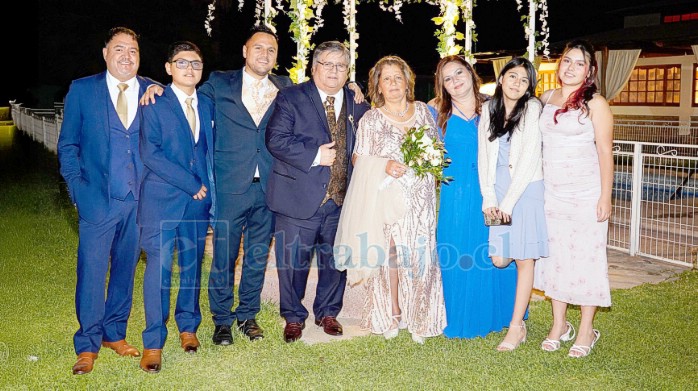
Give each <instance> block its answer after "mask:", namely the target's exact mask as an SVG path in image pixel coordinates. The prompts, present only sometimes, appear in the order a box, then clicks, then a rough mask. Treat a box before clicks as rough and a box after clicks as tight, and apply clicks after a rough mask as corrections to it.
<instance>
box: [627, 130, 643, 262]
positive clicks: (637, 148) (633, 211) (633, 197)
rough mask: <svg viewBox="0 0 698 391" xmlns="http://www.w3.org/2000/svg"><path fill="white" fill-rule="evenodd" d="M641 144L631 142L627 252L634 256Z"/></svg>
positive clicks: (637, 238) (637, 242)
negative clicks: (630, 190) (628, 240)
mask: <svg viewBox="0 0 698 391" xmlns="http://www.w3.org/2000/svg"><path fill="white" fill-rule="evenodd" d="M643 170H644V167H643V164H642V144H641V143H638V142H635V143H633V176H632V189H633V191H632V192H631V193H630V205H631V208H630V246H629V249H628V253H629V255H630V256H635V254H637V252H638V250H639V248H638V247H639V243H640V222H641V219H642V210H641V209H640V207H641V204H642V191H643V190H642V175H643Z"/></svg>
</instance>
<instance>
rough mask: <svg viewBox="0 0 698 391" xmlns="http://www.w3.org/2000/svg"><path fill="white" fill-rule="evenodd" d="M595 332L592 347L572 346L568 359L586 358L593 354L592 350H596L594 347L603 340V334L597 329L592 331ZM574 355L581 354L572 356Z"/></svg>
mask: <svg viewBox="0 0 698 391" xmlns="http://www.w3.org/2000/svg"><path fill="white" fill-rule="evenodd" d="M592 331H593V332H594V340H593V341H591V345H589V346H583V345H572V347H571V348H570V352H569V353H568V354H567V356H568V357H572V358H582V357H586V356H588V355H589V353H591V349H593V348H594V345H596V342H597V341H598V340H599V338H601V332H600V331H599V330H597V329H593V330H592ZM572 353H579V354H572Z"/></svg>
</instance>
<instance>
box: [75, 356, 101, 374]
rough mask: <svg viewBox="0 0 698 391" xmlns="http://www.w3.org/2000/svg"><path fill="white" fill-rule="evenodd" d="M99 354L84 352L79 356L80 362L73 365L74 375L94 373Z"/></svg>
mask: <svg viewBox="0 0 698 391" xmlns="http://www.w3.org/2000/svg"><path fill="white" fill-rule="evenodd" d="M96 359H97V353H92V352H82V353H80V354H78V361H77V362H76V363H75V365H73V375H84V374H86V373H90V372H92V368H93V367H94V365H95V360H96Z"/></svg>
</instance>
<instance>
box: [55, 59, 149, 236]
mask: <svg viewBox="0 0 698 391" xmlns="http://www.w3.org/2000/svg"><path fill="white" fill-rule="evenodd" d="M106 77H107V72H106V71H104V72H102V73H98V74H96V75H92V76H88V77H84V78H82V79H77V80H74V81H73V82H72V84H71V85H70V89H69V90H68V95H66V97H65V106H64V108H63V124H62V125H61V131H60V135H59V136H58V160H59V162H60V166H61V167H60V172H61V175H62V176H63V178H64V179H65V181H66V184H67V185H68V192H69V193H70V199H71V200H72V202H73V203H74V204H75V205H76V206H77V208H78V214H79V215H80V217H81V218H82V219H84V220H86V221H88V222H90V223H98V222H100V221H102V220H103V219H104V218H105V217H106V216H107V213H108V211H109V202H110V199H111V197H110V196H109V194H110V192H109V176H110V172H109V160H110V158H111V149H110V144H109V129H110V126H109V114H108V113H109V105H112V106H113V103H112V101H111V98H110V97H109V89H108V87H107V79H106ZM136 78H137V80H138V86H139V90H138V97H139V98H140V97H141V96H142V95H143V93H144V92H145V90H146V88H147V87H148V86H149V85H150V84H153V83H155V82H154V81H152V80H150V79H146V78H143V77H140V76H136ZM139 113H140V107H139ZM136 115H139V114H138V113H137V114H136ZM134 152H135V154H134V157H135V159H134V160H135V161H136V167H135V168H136V179H137V181H138V183H137V184H136V187H138V186H140V181H141V179H142V175H143V164H142V163H141V160H140V158H139V156H138V151H134Z"/></svg>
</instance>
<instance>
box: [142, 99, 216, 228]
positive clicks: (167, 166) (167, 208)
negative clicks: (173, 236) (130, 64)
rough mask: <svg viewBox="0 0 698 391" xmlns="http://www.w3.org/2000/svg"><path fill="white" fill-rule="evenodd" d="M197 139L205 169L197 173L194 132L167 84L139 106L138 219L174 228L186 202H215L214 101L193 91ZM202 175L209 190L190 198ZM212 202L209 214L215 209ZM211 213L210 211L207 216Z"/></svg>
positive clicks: (185, 206)
mask: <svg viewBox="0 0 698 391" xmlns="http://www.w3.org/2000/svg"><path fill="white" fill-rule="evenodd" d="M197 97H198V113H199V139H201V137H205V138H206V143H207V147H208V149H207V151H206V172H204V173H199V172H196V166H195V165H194V163H193V162H194V159H195V155H194V136H193V135H192V132H191V129H190V128H189V123H188V122H187V118H186V116H185V114H184V110H182V106H181V105H180V103H179V100H177V96H176V95H175V93H174V91H173V90H172V87H171V85H168V86H167V88H165V92H164V94H163V95H162V98H161V99H160V100H158V103H157V104H155V105H148V106H144V107H142V108H141V109H142V111H143V124H142V125H141V136H140V153H141V159H142V160H143V164H144V165H145V175H144V178H143V184H142V186H141V198H140V203H139V205H138V224H139V225H141V226H155V227H159V226H160V224H161V222H163V221H166V222H169V223H166V224H164V225H162V227H163V228H164V229H172V228H174V227H175V226H176V225H177V223H178V222H179V221H180V220H181V219H182V216H183V215H184V211H185V210H186V208H187V205H189V203H190V202H211V203H212V205H215V184H214V180H213V103H212V102H211V100H210V99H208V98H207V97H206V96H201V95H197ZM202 175H206V179H207V182H208V184H209V186H208V192H207V193H206V198H205V199H204V200H201V201H199V200H195V199H194V198H192V197H193V196H194V195H195V194H196V193H198V192H199V189H201V185H202V184H204V182H203V180H204V178H201V176H202ZM213 210H214V207H213V206H212V207H211V211H210V214H211V215H212V214H213ZM208 217H209V218H210V217H211V216H208Z"/></svg>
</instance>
